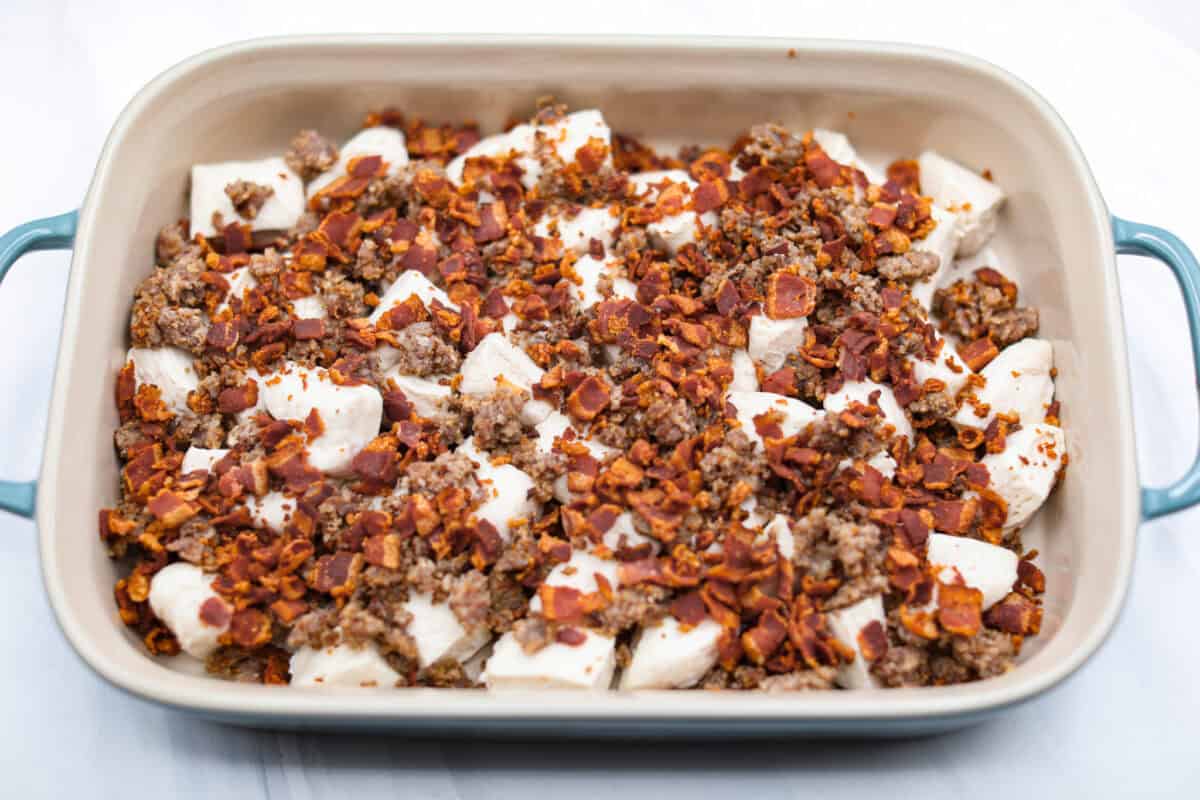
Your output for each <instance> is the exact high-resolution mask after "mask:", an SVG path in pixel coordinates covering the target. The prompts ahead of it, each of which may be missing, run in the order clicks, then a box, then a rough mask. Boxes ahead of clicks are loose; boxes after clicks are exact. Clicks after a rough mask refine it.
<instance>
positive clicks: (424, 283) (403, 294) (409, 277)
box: [367, 269, 458, 325]
mask: <svg viewBox="0 0 1200 800" xmlns="http://www.w3.org/2000/svg"><path fill="white" fill-rule="evenodd" d="M414 294H415V295H416V296H417V298H418V299H419V300H420V301H421V302H422V303H423V304H424V305H425V307H426V308H429V307H431V306H432V305H433V301H434V300H437V301H438V302H439V303H441V304H442V305H444V306H446V307H447V308H449V309H451V310H453V311H458V304H456V303H453V302H451V300H450V295H448V294H446V292H445V291H444V290H443V289H442V288H441V287H439V286H437V285H435V284H434V283H433V281H431V280H429V278H426V277H425V276H424V275H422V274H421V273H420V272H417V271H416V270H415V269H408V270H405V271H404V272H402V273H400V277H398V278H396V280H395V281H394V282H393V283H392V285H391V286H389V287H388V288H387V291H386V292H384V293H383V297H381V298H379V305H377V306H375V310H374V311H372V312H371V315H370V316H369V317H367V320H368V321H370V323H371V324H372V325H374V324H375V323H376V322H379V320H380V318H382V317H383V315H384V314H386V313H387V312H389V311H391V310H392V307H393V306H395V305H398V304H400V303H403V302H404V301H405V300H407V299H408V298H410V297H412V296H413V295H414Z"/></svg>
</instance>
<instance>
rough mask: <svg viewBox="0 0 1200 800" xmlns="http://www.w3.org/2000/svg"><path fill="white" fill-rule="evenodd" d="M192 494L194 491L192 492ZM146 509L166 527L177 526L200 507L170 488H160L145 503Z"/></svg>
mask: <svg viewBox="0 0 1200 800" xmlns="http://www.w3.org/2000/svg"><path fill="white" fill-rule="evenodd" d="M193 494H194V492H193ZM146 510H147V511H149V512H150V513H151V514H153V515H154V517H155V519H157V520H158V521H159V522H161V523H162V524H163V525H164V526H165V527H167V528H178V527H179V526H180V525H182V524H183V523H184V522H186V521H188V520H189V519H191V518H192V517H194V516H196V514H197V512H199V510H200V507H199V506H197V505H196V504H195V503H192V502H189V500H188V499H187V497H186V496H184V495H183V494H180V493H179V492H175V491H172V490H170V489H161V490H160V491H159V492H158V493H157V494H155V495H154V496H153V497H151V498H150V501H149V502H148V503H146Z"/></svg>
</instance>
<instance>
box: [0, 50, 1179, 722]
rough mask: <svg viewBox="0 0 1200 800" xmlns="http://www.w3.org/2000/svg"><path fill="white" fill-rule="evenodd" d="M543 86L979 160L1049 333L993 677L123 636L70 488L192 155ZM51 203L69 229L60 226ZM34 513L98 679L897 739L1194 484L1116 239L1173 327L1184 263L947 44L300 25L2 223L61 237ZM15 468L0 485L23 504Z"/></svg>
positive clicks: (221, 706)
mask: <svg viewBox="0 0 1200 800" xmlns="http://www.w3.org/2000/svg"><path fill="white" fill-rule="evenodd" d="M546 94H553V95H555V96H556V97H557V98H558V99H560V100H561V101H563V102H567V103H569V104H570V105H571V106H572V107H573V108H588V107H598V108H600V109H602V110H603V111H604V113H605V115H606V117H607V118H608V120H609V121H610V123H611V124H612V126H613V128H614V129H616V130H621V131H626V132H629V133H633V134H635V135H638V136H639V137H642V138H644V139H646V140H647V141H649V142H651V143H653V144H655V145H659V146H663V145H678V144H681V143H684V142H699V143H710V142H728V141H730V140H732V138H733V137H734V136H735V135H736V134H737V133H738V132H739V131H742V130H744V129H745V128H747V127H748V126H749V125H751V124H754V123H757V122H760V121H766V120H771V121H777V122H780V123H782V124H784V125H788V126H791V127H794V128H797V129H805V128H809V127H814V126H823V127H831V128H837V129H841V130H844V131H845V132H846V133H847V134H848V135H849V136H850V137H851V139H852V141H854V143H855V145H856V146H857V147H858V148H859V150H860V152H862V153H864V154H865V155H867V156H868V157H877V158H883V157H886V156H889V155H900V154H916V153H917V152H919V151H920V150H922V149H924V148H927V147H931V148H935V149H937V150H939V151H941V152H942V153H944V154H946V155H948V156H949V157H951V158H955V159H957V160H960V161H962V162H963V163H966V164H970V165H972V166H975V167H977V168H983V167H988V168H990V169H991V170H992V171H993V173H994V174H995V175H996V176H997V180H999V181H1000V182H1001V183H1002V185H1003V186H1004V188H1005V190H1006V191H1007V192H1008V193H1009V196H1010V200H1009V204H1008V206H1007V208H1006V210H1005V212H1004V215H1003V220H1002V224H1001V233H1000V234H999V235H998V237H997V240H996V241H995V243H994V245H995V247H996V249H997V250H998V252H999V253H1000V255H1001V257H1002V258H1003V260H1004V261H1005V263H1007V264H1020V265H1022V267H1021V268H1019V269H1018V270H1017V274H1016V276H1015V277H1016V278H1017V279H1018V280H1019V282H1020V285H1021V289H1022V292H1023V299H1024V301H1025V302H1027V303H1029V304H1032V305H1036V306H1038V307H1040V309H1041V311H1042V335H1043V336H1045V337H1047V338H1049V339H1051V340H1052V341H1053V342H1054V345H1055V355H1056V362H1057V367H1058V370H1059V376H1058V382H1057V385H1058V393H1059V394H1058V396H1059V398H1060V399H1061V400H1062V401H1063V405H1064V409H1065V414H1064V425H1065V428H1066V430H1067V436H1068V442H1069V451H1070V460H1071V466H1070V469H1069V472H1068V477H1067V479H1066V481H1065V482H1064V484H1063V485H1062V486H1061V487H1060V489H1059V491H1058V492H1057V493H1056V494H1055V496H1054V497H1053V498H1052V499H1051V502H1050V503H1049V504H1048V505H1047V506H1046V507H1045V509H1044V510H1043V512H1042V513H1041V514H1039V515H1038V516H1037V517H1036V520H1035V522H1034V524H1033V525H1032V526H1031V527H1030V528H1029V529H1028V533H1027V538H1026V543H1027V544H1028V545H1029V546H1032V547H1037V548H1038V549H1039V550H1040V551H1041V553H1042V557H1041V562H1040V563H1041V566H1042V568H1043V569H1044V571H1045V572H1046V575H1047V585H1048V592H1047V595H1046V599H1045V623H1044V626H1043V632H1042V634H1041V636H1040V637H1038V638H1037V639H1036V640H1034V641H1032V642H1031V643H1030V644H1029V645H1028V646H1027V647H1026V649H1025V651H1024V653H1023V654H1022V660H1021V664H1020V665H1019V666H1018V668H1016V669H1015V670H1013V671H1012V672H1010V673H1008V674H1006V675H1004V676H1003V677H1000V678H996V679H992V680H987V681H984V682H980V683H975V684H969V685H960V686H954V687H948V688H925V689H903V690H891V691H874V692H871V691H864V692H816V693H796V694H782V695H780V694H774V695H766V694H761V693H738V692H728V693H724V692H722V693H713V692H674V693H671V692H649V693H639V694H623V693H615V692H614V693H596V694H587V693H570V692H556V693H551V694H545V693H516V692H512V693H501V694H491V693H487V692H483V691H475V690H447V689H405V690H367V689H358V690H334V689H328V690H318V691H310V690H296V689H280V688H276V687H266V686H257V685H253V686H252V685H241V684H234V683H226V682H219V681H217V680H214V679H212V678H207V677H204V676H197V675H190V674H184V673H183V672H180V671H176V670H173V669H171V668H169V666H167V665H165V664H164V663H162V662H160V661H156V660H154V659H152V658H151V657H150V656H148V655H147V654H146V653H145V651H144V649H143V648H142V647H140V645H139V643H138V642H137V641H136V639H135V637H133V636H132V635H131V634H130V633H129V632H128V631H127V630H126V629H125V627H124V626H123V625H122V624H121V622H120V620H119V619H118V617H117V613H116V609H115V606H114V604H113V602H112V585H113V581H114V577H115V571H114V567H113V565H112V564H111V563H110V562H109V560H108V558H107V557H106V555H105V553H104V549H103V547H101V546H100V544H99V542H97V541H96V538H95V529H96V510H97V509H98V508H100V507H102V506H105V505H109V504H111V503H112V502H113V500H114V499H115V497H116V491H117V480H118V474H117V470H118V462H117V458H116V455H115V453H114V452H113V447H112V438H111V432H112V430H113V428H114V427H115V426H116V424H117V419H116V413H115V410H114V408H113V403H112V402H111V401H110V398H111V397H112V394H113V382H114V379H115V375H116V373H117V370H118V368H119V367H120V365H121V363H122V361H123V359H124V354H125V350H126V347H127V338H126V337H127V333H126V326H127V319H128V312H129V298H130V296H131V295H132V292H133V290H134V287H135V286H136V285H137V284H138V282H140V281H141V280H142V279H143V278H144V276H145V275H146V274H147V273H148V271H149V269H150V267H151V257H152V255H151V254H152V252H153V246H154V237H155V234H156V232H157V231H158V229H159V227H161V226H162V225H163V224H165V223H167V222H169V221H171V220H174V219H176V218H178V217H179V216H182V215H184V214H185V206H184V186H185V184H186V180H187V172H188V169H189V167H190V166H191V164H193V163H195V162H213V161H222V160H230V159H245V158H257V157H262V156H265V155H268V154H272V153H278V152H280V151H281V150H282V149H283V147H284V146H285V144H286V142H287V140H288V138H289V137H290V136H291V135H292V134H293V133H294V132H295V131H296V130H299V129H300V128H302V127H312V128H317V129H319V130H321V131H322V132H324V133H326V134H330V135H334V136H341V135H343V134H347V133H349V132H351V131H352V130H353V126H354V125H355V124H356V123H357V121H358V120H359V119H360V118H361V115H362V113H363V112H364V111H365V110H366V109H369V108H380V107H383V106H386V105H395V106H397V107H400V108H402V109H403V110H404V111H405V112H406V113H411V114H414V115H422V116H424V117H426V118H428V119H431V120H458V119H464V118H474V119H477V120H478V121H479V122H480V124H481V125H482V127H483V129H484V130H485V131H494V130H497V129H499V128H500V127H501V126H502V125H503V123H504V122H505V120H506V119H508V118H510V117H511V116H513V115H514V114H519V113H525V112H527V111H528V110H529V109H530V108H531V106H532V104H533V101H534V99H535V98H536V97H539V96H541V95H546ZM76 225H77V230H76ZM72 243H73V247H74V258H73V264H72V270H71V278H70V284H69V288H68V293H67V302H66V312H65V318H64V323H63V335H62V340H61V344H60V348H59V354H58V366H57V372H56V378H55V387H54V394H53V400H52V404H51V409H50V415H49V425H48V432H47V439H46V451H45V460H44V464H43V467H42V473H41V478H40V482H39V483H40V491H38V492H36V518H37V524H38V530H39V536H40V537H41V559H42V568H43V570H44V578H45V583H46V589H47V592H48V594H49V597H50V600H51V603H52V605H53V607H54V610H55V612H56V614H57V617H58V620H59V623H60V625H61V626H62V628H63V631H64V632H65V633H66V635H67V638H68V639H69V640H70V641H71V643H72V645H73V646H74V648H75V649H76V650H77V651H78V653H79V654H80V656H81V657H82V658H83V659H84V660H85V661H86V662H87V663H88V664H89V665H90V666H91V667H92V668H93V669H95V670H96V671H97V672H98V673H100V674H101V675H102V676H104V677H105V678H106V679H107V680H109V681H110V682H112V683H113V684H114V685H116V686H118V687H120V688H122V689H124V690H126V691H128V692H130V693H131V694H134V695H136V696H138V697H142V698H145V699H148V700H153V701H156V702H159V703H162V704H165V705H168V706H171V707H175V708H179V709H182V710H187V711H190V712H193V713H196V714H199V715H203V716H205V717H208V718H212V719H217V720H224V721H229V722H235V723H242V724H252V725H264V726H272V727H296V728H301V727H304V728H323V729H328V728H357V729H375V730H387V731H393V732H408V733H415V732H426V731H428V732H433V731H440V732H449V731H456V732H469V733H475V734H497V733H520V734H533V735H542V734H545V735H554V736H564V735H581V736H592V735H630V734H633V735H648V736H673V735H690V736H722V737H728V736H742V735H779V734H814V733H820V734H830V733H834V734H847V735H906V734H912V733H920V732H933V731H938V730H945V729H949V728H953V727H957V726H961V725H964V724H967V723H969V722H972V721H975V720H979V719H982V718H984V717H986V716H987V715H990V714H992V713H995V712H997V711H998V710H1000V709H1003V708H1004V707H1007V706H1011V705H1013V704H1015V703H1017V702H1020V701H1023V700H1026V699H1029V698H1031V697H1033V696H1035V695H1037V694H1039V693H1041V692H1043V691H1045V690H1047V689H1049V688H1050V687H1052V686H1054V685H1055V684H1057V683H1058V682H1060V681H1061V680H1063V679H1064V678H1066V677H1067V676H1068V675H1070V674H1071V673H1072V672H1073V671H1074V670H1075V669H1077V668H1078V667H1079V666H1080V664H1082V663H1083V662H1084V661H1085V660H1086V659H1087V658H1088V657H1089V656H1090V655H1091V654H1092V653H1093V652H1095V650H1096V649H1097V648H1098V647H1099V645H1100V644H1101V642H1102V641H1103V640H1104V638H1105V636H1106V635H1107V633H1108V631H1109V630H1110V628H1111V627H1112V625H1113V623H1114V621H1115V619H1116V616H1117V614H1118V612H1119V610H1120V607H1121V604H1122V602H1123V599H1124V596H1125V592H1126V588H1127V585H1128V582H1129V577H1130V570H1131V567H1132V557H1133V548H1134V536H1135V533H1136V530H1137V525H1138V522H1139V520H1140V518H1141V516H1142V514H1143V513H1144V514H1145V515H1146V516H1157V515H1158V514H1162V513H1167V512H1169V511H1173V510H1176V509H1178V508H1182V507H1184V506H1186V505H1190V504H1192V503H1194V502H1195V501H1196V499H1197V494H1198V490H1200V481H1198V480H1197V476H1196V469H1195V467H1193V470H1192V471H1191V472H1190V473H1189V475H1188V476H1187V477H1185V478H1184V479H1183V480H1181V481H1180V482H1179V483H1178V484H1177V485H1176V486H1174V487H1172V488H1170V489H1167V490H1147V491H1146V492H1145V493H1144V495H1143V496H1141V498H1140V496H1139V488H1138V482H1137V474H1136V467H1135V459H1134V449H1133V425H1132V421H1131V416H1130V403H1129V385H1128V383H1129V381H1128V373H1127V369H1126V354H1125V343H1124V338H1123V337H1124V329H1123V323H1122V319H1121V311H1120V305H1119V301H1118V294H1117V277H1116V259H1115V250H1114V247H1117V248H1120V249H1122V250H1128V251H1137V252H1142V253H1147V254H1152V255H1157V256H1159V257H1160V258H1161V259H1162V260H1164V261H1166V262H1167V263H1168V264H1170V265H1171V266H1172V268H1173V269H1175V271H1176V274H1177V276H1178V277H1179V279H1180V284H1181V287H1182V288H1183V289H1184V295H1185V301H1186V303H1187V307H1188V311H1189V319H1190V320H1191V322H1192V336H1193V341H1196V339H1197V335H1198V333H1200V326H1198V323H1197V320H1198V319H1200V315H1198V314H1197V313H1196V312H1197V309H1200V291H1198V290H1197V285H1198V278H1200V269H1198V268H1197V265H1196V262H1195V260H1194V259H1193V258H1191V256H1190V254H1189V253H1188V252H1187V251H1186V248H1184V247H1183V246H1182V244H1181V243H1179V241H1178V240H1177V239H1175V238H1174V237H1172V236H1171V235H1170V234H1167V233H1166V232H1164V231H1161V230H1159V229H1155V228H1150V227H1149V226H1142V225H1136V224H1134V223H1128V222H1125V221H1122V220H1113V219H1111V218H1110V217H1109V214H1108V211H1107V210H1106V208H1105V205H1104V202H1103V200H1102V198H1101V195H1100V193H1099V190H1098V189H1097V187H1096V185H1095V182H1094V180H1093V178H1092V175H1091V173H1090V171H1089V169H1088V166H1087V164H1086V163H1085V161H1084V158H1083V156H1082V154H1081V153H1080V151H1079V148H1078V146H1077V145H1076V143H1075V141H1074V139H1073V138H1072V136H1071V134H1070V132H1069V131H1068V130H1067V129H1066V127H1065V126H1064V125H1063V123H1062V121H1061V120H1060V119H1059V118H1058V116H1057V115H1056V114H1055V113H1054V111H1053V110H1052V109H1051V108H1050V107H1049V106H1048V105H1047V104H1046V103H1045V101H1043V100H1042V99H1041V98H1040V97H1039V96H1038V95H1037V94H1036V93H1034V92H1033V91H1032V90H1031V89H1030V88H1029V87H1028V86H1026V85H1024V84H1022V83H1021V82H1019V81H1017V80H1016V79H1015V78H1013V77H1012V76H1011V75H1008V74H1007V73H1005V72H1003V71H1002V70H999V69H997V68H996V67H993V66H991V65H989V64H986V63H984V62H981V61H978V60H975V59H972V58H969V57H966V56H962V55H958V54H954V53H949V52H945V51H938V50H931V49H926V48H916V47H909V46H898V45H883V44H869V43H848V42H821V41H802V40H801V41H794V40H783V39H757V40H744V39H736V40H735V39H678V38H671V39H614V38H588V39H575V38H569V39H561V38H512V37H445V36H439V37H406V36H369V37H346V36H333V37H316V38H291V39H274V40H263V41H255V42H249V43H243V44H237V45H232V46H229V47H224V48H221V49H218V50H214V51H211V52H208V53H204V54H201V55H199V56H196V57H194V58H192V59H190V60H188V61H186V62H184V63H182V64H180V65H179V66H177V67H175V68H173V69H171V70H170V71H168V72H167V73H165V74H163V75H161V76H160V77H158V78H157V79H155V80H154V81H153V82H152V83H151V84H150V85H149V86H147V87H146V88H145V89H144V90H143V91H142V92H141V93H140V94H138V96H137V97H136V98H135V99H134V100H133V101H132V102H131V103H130V105H129V106H128V107H127V108H126V109H125V111H124V112H123V113H122V115H121V117H120V119H119V120H118V121H117V123H116V126H115V127H114V129H113V131H112V133H111V135H110V137H109V139H108V142H107V144H106V146H105V149H104V152H103V154H102V155H101V157H100V161H99V164H98V165H97V168H96V173H95V177H94V179H93V181H92V185H91V188H90V190H89V191H88V194H87V198H86V201H85V203H84V205H83V208H82V210H81V211H80V212H78V215H76V213H75V212H71V213H69V214H65V215H63V216H61V217H55V218H51V219H48V220H41V221H37V222H33V223H29V224H28V225H25V226H22V227H21V228H18V229H17V230H14V231H13V232H11V233H10V234H8V235H7V236H5V237H3V239H0V277H2V275H3V272H5V271H7V269H8V267H9V266H10V265H11V264H12V262H13V261H14V260H15V259H16V258H17V257H18V256H19V255H20V253H21V252H24V251H25V250H28V249H46V248H54V247H71V246H72ZM34 505H35V491H34V486H33V484H12V483H7V484H3V485H0V507H3V508H6V509H8V510H10V511H14V512H17V513H22V514H25V515H30V516H32V515H33V512H34Z"/></svg>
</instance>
